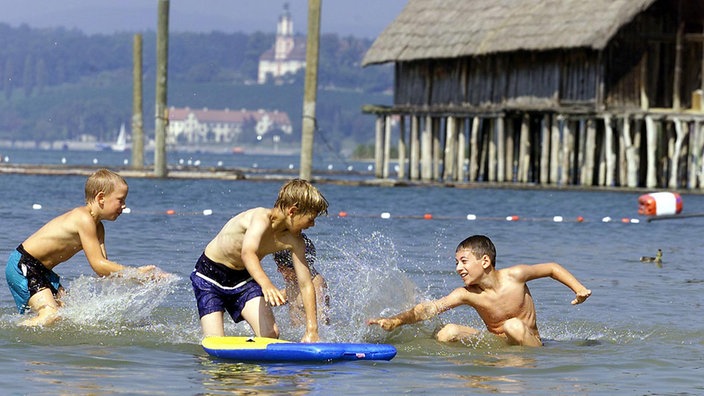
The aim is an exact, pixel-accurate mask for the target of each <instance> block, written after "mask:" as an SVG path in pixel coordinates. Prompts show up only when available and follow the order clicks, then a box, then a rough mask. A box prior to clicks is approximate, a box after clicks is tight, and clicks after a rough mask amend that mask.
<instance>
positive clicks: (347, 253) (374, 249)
mask: <svg viewBox="0 0 704 396" xmlns="http://www.w3.org/2000/svg"><path fill="white" fill-rule="evenodd" d="M343 234H345V235H340V237H339V239H340V240H345V241H348V243H345V244H336V245H332V244H324V246H322V248H319V249H318V252H319V254H321V253H322V254H321V257H319V263H320V268H319V270H320V271H321V272H322V273H323V276H325V279H326V281H327V283H328V287H329V292H330V296H331V299H330V318H331V324H330V326H323V328H322V329H321V338H323V339H324V340H325V341H330V342H380V341H383V339H381V337H380V336H379V333H378V332H375V331H372V330H371V328H370V327H369V326H368V325H367V320H368V319H370V318H372V317H377V316H380V315H388V314H392V313H393V311H397V310H399V309H400V307H402V308H404V309H405V308H408V307H409V306H410V305H411V304H413V303H414V302H415V299H416V296H417V294H418V293H417V287H416V285H415V284H413V282H412V281H411V280H410V279H409V278H408V277H407V276H406V274H404V272H403V271H401V270H400V269H399V268H398V263H399V261H400V260H401V258H400V255H399V254H398V251H397V249H396V247H395V246H394V244H393V242H392V241H391V239H390V238H388V237H386V236H385V235H383V234H382V233H380V232H372V233H371V234H366V233H365V234H362V233H358V232H356V231H351V232H350V231H348V232H343ZM351 246H352V247H354V248H350V247H351Z"/></svg>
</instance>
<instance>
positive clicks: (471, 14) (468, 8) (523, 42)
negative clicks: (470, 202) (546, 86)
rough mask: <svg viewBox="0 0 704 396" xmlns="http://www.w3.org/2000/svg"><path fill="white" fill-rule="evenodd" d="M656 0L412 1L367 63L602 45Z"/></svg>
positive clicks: (383, 35)
mask: <svg viewBox="0 0 704 396" xmlns="http://www.w3.org/2000/svg"><path fill="white" fill-rule="evenodd" d="M655 1H656V0H409V1H408V4H406V7H405V8H404V9H403V10H402V11H401V14H399V15H398V17H396V19H395V20H394V21H393V22H392V23H391V24H390V25H389V26H387V27H386V29H385V30H384V31H383V32H382V33H381V35H380V36H379V37H378V38H377V39H376V41H374V43H373V44H372V46H371V48H370V49H369V51H367V53H366V55H365V57H364V60H363V65H369V64H374V63H385V62H396V61H409V60H416V59H429V58H456V57H462V56H476V55H483V54H490V53H497V52H509V51H517V50H529V51H542V50H550V49H558V48H578V47H586V48H594V49H597V50H598V49H603V48H604V47H605V46H606V44H607V43H608V42H609V40H610V39H611V38H612V37H613V35H614V34H616V32H617V31H618V29H619V28H620V27H621V26H623V25H625V24H627V23H628V22H630V21H631V20H632V19H633V18H634V17H635V16H636V15H638V14H639V13H640V12H642V11H643V10H645V9H647V8H648V7H649V6H650V5H651V4H653V3H654V2H655Z"/></svg>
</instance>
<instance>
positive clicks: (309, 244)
mask: <svg viewBox="0 0 704 396" xmlns="http://www.w3.org/2000/svg"><path fill="white" fill-rule="evenodd" d="M301 236H302V237H303V241H304V242H305V243H306V264H308V267H309V268H312V267H313V264H315V259H316V258H317V252H316V250H315V245H314V244H313V241H311V240H310V238H308V236H307V235H306V234H304V233H301ZM274 262H276V265H277V266H279V267H288V268H293V255H292V254H291V251H290V250H281V251H278V252H276V253H274Z"/></svg>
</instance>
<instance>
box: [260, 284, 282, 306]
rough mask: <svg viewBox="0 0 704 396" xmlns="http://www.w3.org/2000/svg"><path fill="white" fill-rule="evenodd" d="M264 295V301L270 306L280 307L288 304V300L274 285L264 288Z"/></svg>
mask: <svg viewBox="0 0 704 396" xmlns="http://www.w3.org/2000/svg"><path fill="white" fill-rule="evenodd" d="M262 293H263V294H264V301H265V302H266V303H267V304H269V305H272V306H275V307H278V306H279V305H284V304H286V298H285V297H284V296H283V294H281V292H280V291H279V289H277V288H276V287H274V285H271V286H269V287H262Z"/></svg>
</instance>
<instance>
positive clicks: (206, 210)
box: [203, 209, 213, 216]
mask: <svg viewBox="0 0 704 396" xmlns="http://www.w3.org/2000/svg"><path fill="white" fill-rule="evenodd" d="M211 214H213V210H212V209H205V210H203V216H210V215H211Z"/></svg>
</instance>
